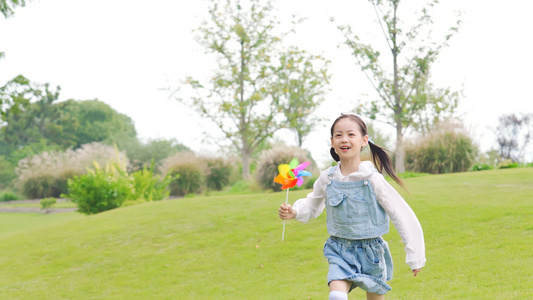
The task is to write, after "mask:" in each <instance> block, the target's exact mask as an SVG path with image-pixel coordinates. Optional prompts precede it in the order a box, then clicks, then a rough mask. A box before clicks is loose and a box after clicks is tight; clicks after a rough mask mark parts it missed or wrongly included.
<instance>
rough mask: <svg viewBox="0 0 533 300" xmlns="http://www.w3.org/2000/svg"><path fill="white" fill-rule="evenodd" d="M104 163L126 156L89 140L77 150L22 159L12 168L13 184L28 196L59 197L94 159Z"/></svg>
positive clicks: (124, 159)
mask: <svg viewBox="0 0 533 300" xmlns="http://www.w3.org/2000/svg"><path fill="white" fill-rule="evenodd" d="M95 161H96V162H97V163H98V164H99V165H106V164H108V163H110V162H123V163H124V166H123V167H124V168H125V167H126V166H127V162H126V161H127V158H126V156H125V154H124V153H123V152H121V153H120V152H118V150H117V149H115V148H114V147H112V146H108V145H104V144H100V143H90V144H86V145H82V147H80V148H79V149H76V150H72V149H69V150H67V151H64V152H59V151H51V152H43V153H40V154H37V155H34V156H29V157H27V158H24V159H21V160H20V161H19V164H18V166H17V168H16V169H15V171H16V174H17V179H16V180H15V186H16V187H18V188H19V189H20V190H21V191H22V192H23V193H24V194H25V195H26V196H28V197H30V198H43V197H58V196H60V195H61V194H62V193H66V192H67V180H68V179H69V178H72V177H73V176H74V175H81V174H84V173H85V172H86V171H87V168H89V167H91V166H92V165H93V162H95Z"/></svg>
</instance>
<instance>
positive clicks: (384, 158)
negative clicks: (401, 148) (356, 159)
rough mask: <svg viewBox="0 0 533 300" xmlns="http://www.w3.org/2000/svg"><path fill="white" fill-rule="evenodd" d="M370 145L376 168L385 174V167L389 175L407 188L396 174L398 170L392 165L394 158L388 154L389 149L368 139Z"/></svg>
mask: <svg viewBox="0 0 533 300" xmlns="http://www.w3.org/2000/svg"><path fill="white" fill-rule="evenodd" d="M368 145H369V146H370V153H371V154H372V161H374V165H375V166H376V169H377V170H378V171H379V172H380V173H381V174H383V169H385V172H387V174H389V176H390V177H391V178H392V179H394V181H396V183H398V184H399V185H400V186H401V187H402V188H403V189H405V185H404V183H403V181H402V180H401V179H400V178H399V177H398V175H396V172H394V167H393V166H392V160H391V158H390V156H389V155H388V154H387V151H388V150H386V149H385V148H381V147H380V146H378V145H376V144H374V143H372V142H371V141H368Z"/></svg>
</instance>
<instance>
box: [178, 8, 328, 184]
mask: <svg viewBox="0 0 533 300" xmlns="http://www.w3.org/2000/svg"><path fill="white" fill-rule="evenodd" d="M219 2H220V1H214V0H212V1H211V5H210V9H209V14H210V20H208V21H205V22H204V23H203V24H202V25H201V27H200V28H199V29H198V31H197V32H198V36H197V38H198V42H199V43H200V44H201V45H203V46H204V47H205V48H206V53H211V54H215V55H216V56H217V58H218V60H217V64H218V69H217V70H216V71H215V72H214V75H213V76H212V78H211V80H210V81H209V82H206V83H201V82H200V81H198V80H195V79H193V78H192V77H189V78H188V79H187V83H188V85H189V86H190V87H192V89H193V90H194V91H195V92H196V96H194V97H191V98H190V99H188V100H190V101H186V100H184V99H183V98H179V99H180V100H181V101H183V102H185V103H187V104H188V105H189V106H190V107H192V108H193V109H195V110H196V111H197V112H198V113H199V114H200V115H201V116H202V117H205V118H208V119H209V120H211V121H212V122H213V123H214V124H216V126H217V127H218V129H220V131H221V132H222V133H223V134H224V136H225V138H226V139H227V140H228V141H230V142H231V144H232V146H233V148H235V149H236V150H237V151H238V152H239V153H240V156H241V158H242V176H243V178H244V179H248V178H250V158H251V156H252V154H253V153H254V151H255V150H256V149H257V147H259V146H260V145H261V144H262V143H263V142H264V141H265V140H266V139H268V138H270V137H272V135H273V133H274V132H275V131H277V130H278V129H280V128H283V127H290V126H291V125H290V124H289V121H288V120H287V119H285V118H284V117H283V116H282V112H283V105H285V104H287V101H288V102H290V101H291V100H292V99H288V100H287V99H286V98H285V97H287V96H288V95H290V94H291V91H295V90H297V89H304V88H306V86H307V85H312V83H310V82H311V81H312V80H314V77H316V76H320V77H323V75H322V74H317V75H316V76H312V74H310V76H309V77H306V79H305V81H304V83H302V82H300V81H295V82H293V81H290V80H288V81H285V83H281V82H280V76H281V74H284V75H287V76H288V73H287V72H284V71H285V69H286V68H287V65H285V64H284V63H283V61H282V58H283V57H286V58H287V59H289V58H290V59H299V58H298V57H299V56H300V57H301V58H302V62H303V61H305V60H309V61H312V60H313V57H311V56H307V55H306V54H305V53H303V52H299V51H298V50H297V49H296V48H293V49H292V50H291V51H293V53H291V52H289V53H288V54H287V53H284V51H282V45H281V40H282V38H283V36H284V35H286V34H287V33H279V34H275V32H276V29H277V25H279V22H277V21H276V19H275V17H274V11H273V6H272V4H271V3H270V1H267V2H266V3H265V2H264V1H260V0H250V1H249V3H246V5H247V7H246V8H245V7H244V5H241V3H240V2H238V1H237V2H234V1H231V0H228V1H225V2H223V3H219ZM248 4H249V5H248ZM304 65H305V64H304ZM309 70H310V69H309V68H308V69H302V70H298V72H300V74H304V73H305V72H307V71H309ZM293 74H297V72H294V73H293ZM287 78H288V79H290V78H292V77H290V76H289V77H287ZM286 84H300V85H302V86H300V87H297V88H293V87H287V86H286ZM284 89H287V90H288V91H287V92H281V91H283V90H284ZM295 99H296V97H295ZM297 99H298V101H300V102H301V103H298V104H297V105H296V106H297V107H304V106H305V105H306V104H305V103H306V102H307V106H308V107H310V109H309V110H308V111H304V112H302V113H307V112H311V111H312V109H313V108H314V107H315V106H314V104H313V102H314V101H317V100H318V98H317V97H315V96H312V97H311V96H309V95H305V97H303V98H297ZM285 100H287V101H285ZM296 117H298V118H300V119H299V120H302V119H301V118H302V116H296ZM290 118H291V119H290V120H291V122H292V120H293V119H292V118H293V117H292V116H291V117H290Z"/></svg>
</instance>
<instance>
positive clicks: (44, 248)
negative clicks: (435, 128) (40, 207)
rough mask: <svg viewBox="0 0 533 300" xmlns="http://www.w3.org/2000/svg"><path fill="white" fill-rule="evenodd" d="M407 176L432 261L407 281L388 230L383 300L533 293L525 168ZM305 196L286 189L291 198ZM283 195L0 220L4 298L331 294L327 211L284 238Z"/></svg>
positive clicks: (530, 197) (532, 229)
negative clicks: (389, 268)
mask: <svg viewBox="0 0 533 300" xmlns="http://www.w3.org/2000/svg"><path fill="white" fill-rule="evenodd" d="M405 181H406V183H407V187H408V189H409V194H408V193H406V192H403V191H402V194H403V195H404V196H405V198H406V200H407V201H408V202H409V204H410V205H411V207H412V208H413V210H414V211H415V212H416V214H417V215H418V218H419V219H420V222H421V223H422V226H423V228H424V233H425V237H426V256H427V260H428V262H427V265H426V267H425V268H424V269H423V270H422V273H421V274H419V276H417V277H416V278H413V277H412V275H411V273H410V270H409V267H408V266H407V265H406V264H405V263H404V261H405V252H404V250H403V245H402V243H401V241H400V239H399V236H398V234H397V232H396V231H395V230H394V229H393V227H391V228H392V230H391V232H390V233H389V234H387V235H386V236H384V238H385V239H386V240H387V241H388V242H389V245H390V248H391V252H392V255H393V258H394V260H395V269H394V279H393V280H392V281H390V282H389V283H390V285H391V286H392V287H393V290H392V291H391V292H389V293H388V295H387V299H528V298H533V291H532V289H531V287H532V286H533V271H532V270H531V266H533V255H532V253H533V252H532V246H533V221H532V220H533V216H532V215H533V168H521V169H509V170H494V171H483V172H471V173H460V174H451V175H433V176H424V177H417V178H409V179H405ZM308 192H309V191H305V190H304V191H294V192H293V191H291V192H290V194H289V198H290V201H291V202H294V201H295V200H296V199H297V198H298V197H302V196H304V195H305V194H306V193H308ZM284 200H285V193H284V192H281V193H265V194H250V195H223V196H210V197H193V198H183V199H176V200H170V201H162V202H155V203H147V204H142V205H137V206H131V207H126V208H121V209H116V210H113V211H109V212H105V213H101V214H98V215H94V216H90V217H85V216H82V215H79V214H77V213H65V214H54V215H42V217H40V216H35V215H25V214H15V215H11V214H0V241H1V242H0V270H1V274H2V276H0V299H327V295H328V288H327V285H326V282H325V280H326V273H327V262H326V261H325V259H324V258H323V256H322V246H323V244H324V242H325V240H326V239H327V234H326V224H325V214H323V215H322V216H320V217H319V218H318V219H317V220H312V221H311V222H309V224H301V223H299V222H296V221H289V222H287V227H286V232H285V241H284V242H281V233H282V225H283V221H281V220H279V219H278V218H277V208H278V206H279V204H281V203H282V202H283V201H284ZM17 220H18V221H17ZM17 222H18V223H17ZM52 223H54V224H52ZM15 224H19V225H20V227H21V228H22V229H19V230H18V231H15V230H16V228H17V227H16V225H15ZM364 298H365V296H364V293H363V292H362V291H360V290H355V291H354V292H352V293H351V294H350V299H364Z"/></svg>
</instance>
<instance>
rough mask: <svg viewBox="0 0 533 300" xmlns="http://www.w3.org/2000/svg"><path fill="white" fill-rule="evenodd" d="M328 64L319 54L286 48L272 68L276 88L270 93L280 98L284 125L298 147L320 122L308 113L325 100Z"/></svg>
mask: <svg viewBox="0 0 533 300" xmlns="http://www.w3.org/2000/svg"><path fill="white" fill-rule="evenodd" d="M329 63H330V61H329V60H326V59H324V58H323V57H321V56H315V55H308V54H307V53H306V52H305V51H298V50H297V49H289V50H288V51H287V52H286V53H284V54H282V56H281V58H280V65H279V67H277V68H275V69H274V70H273V72H274V74H276V75H277V78H278V83H279V85H278V86H277V87H278V88H279V90H278V91H274V92H273V93H272V94H273V95H274V97H276V98H279V99H278V101H279V103H280V107H281V108H282V109H283V114H284V117H285V119H286V124H287V125H286V126H287V127H288V128H290V129H291V130H292V131H294V133H295V135H296V142H297V143H298V146H299V147H301V146H302V143H303V140H304V138H305V137H306V136H307V135H309V133H310V132H311V131H312V130H313V128H314V127H315V126H316V125H317V124H318V123H319V122H320V119H318V118H317V117H313V116H312V114H311V113H312V112H313V111H315V110H316V108H317V107H318V106H319V105H320V104H321V103H322V102H323V101H324V93H325V92H326V86H327V84H328V83H329V79H330V77H331V76H330V75H329V74H328V73H327V68H328V65H329Z"/></svg>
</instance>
